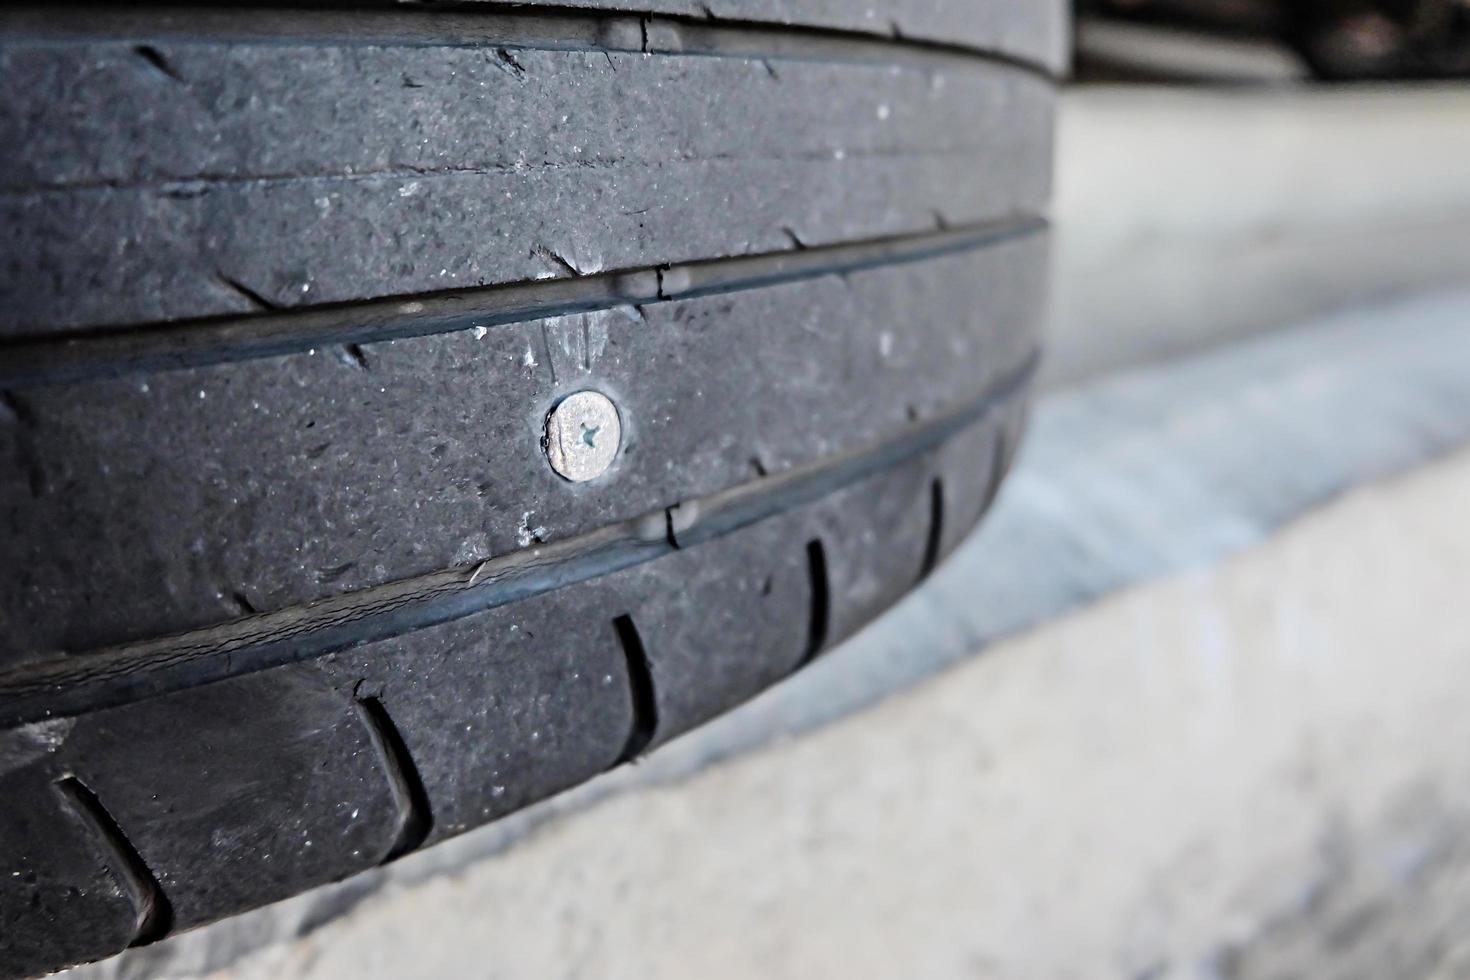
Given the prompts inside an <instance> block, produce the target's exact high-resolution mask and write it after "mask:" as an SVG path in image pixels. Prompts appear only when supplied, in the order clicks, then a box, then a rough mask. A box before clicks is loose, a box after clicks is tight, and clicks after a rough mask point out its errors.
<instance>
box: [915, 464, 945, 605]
mask: <svg viewBox="0 0 1470 980" xmlns="http://www.w3.org/2000/svg"><path fill="white" fill-rule="evenodd" d="M943 540H944V480H942V479H941V478H939V477H937V476H936V477H935V478H934V480H933V482H931V483H930V484H929V537H928V538H927V539H926V540H925V542H924V560H923V562H922V563H921V564H920V565H919V581H920V582H922V581H924V579H926V578H928V577H929V576H930V575H932V574H933V573H934V567H935V566H936V565H938V564H939V549H940V546H941V544H942V542H943Z"/></svg>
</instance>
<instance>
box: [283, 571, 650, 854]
mask: <svg viewBox="0 0 1470 980" xmlns="http://www.w3.org/2000/svg"><path fill="white" fill-rule="evenodd" d="M568 600H569V597H568V596H566V595H562V594H559V593H550V594H547V595H544V596H538V597H535V598H532V599H528V600H525V601H522V602H518V603H515V604H514V605H511V606H506V607H502V608H499V609H492V610H489V611H488V612H484V613H479V614H477V615H474V616H469V617H466V618H465V619H461V620H457V621H455V622H451V623H446V624H444V625H442V626H437V627H432V628H430V629H426V630H420V631H418V632H416V633H412V634H409V635H408V636H405V637H401V638H397V639H394V640H389V641H384V642H380V643H373V644H367V645H365V646H362V647H359V648H357V649H354V650H349V651H346V652H344V653H341V654H338V655H336V656H333V657H329V658H326V659H325V660H323V661H321V662H319V663H318V664H316V665H314V666H313V667H311V668H309V669H314V670H320V671H322V672H323V673H324V674H325V675H326V676H327V677H328V678H329V679H330V681H331V683H333V684H335V685H336V686H337V688H338V689H339V691H340V692H342V694H343V696H344V697H350V696H352V692H354V691H355V692H357V694H358V695H359V696H362V695H367V696H371V697H373V698H375V699H376V700H378V701H379V702H380V703H381V705H382V707H383V710H384V711H386V712H387V714H388V715H389V716H390V717H391V719H392V723H393V726H394V727H395V728H396V729H397V731H398V732H399V734H400V735H401V737H402V740H403V744H404V746H405V748H406V750H407V753H408V756H409V757H410V759H411V761H412V765H413V767H414V769H415V771H416V775H417V779H418V780H419V781H420V782H421V783H422V785H423V788H424V794H425V796H426V798H427V801H428V806H429V809H430V815H429V816H430V819H429V824H430V826H429V830H428V833H427V835H426V838H425V842H426V843H433V842H435V841H438V840H442V839H443V838H445V837H448V836H452V835H454V834H457V833H460V832H462V831H464V830H466V829H469V828H471V827H476V826H479V825H480V824H482V823H485V822H486V821H488V820H493V819H495V818H496V817H499V816H501V815H503V814H506V813H509V812H511V811H513V810H518V809H520V808H521V807H524V806H526V805H527V804H529V803H533V802H535V801H537V800H540V799H544V798H545V797H547V796H550V795H552V794H553V793H556V792H558V791H559V790H562V789H565V788H567V787H568V786H571V785H574V784H576V783H579V782H582V781H583V780H586V779H589V778H591V777H592V776H595V775H597V774H598V773H600V772H602V771H603V770H604V769H607V768H608V767H609V766H611V765H613V764H614V763H615V762H617V761H618V754H619V751H620V749H621V747H622V745H623V742H624V740H625V739H626V738H627V735H628V732H629V731H630V729H631V727H632V725H633V711H632V705H631V701H630V696H629V684H628V677H627V666H626V664H625V662H624V660H623V656H622V654H621V652H620V651H619V649H618V646H617V643H616V640H615V637H614V633H613V627H612V618H613V616H614V615H615V612H614V609H615V607H614V606H613V605H610V604H608V603H607V602H605V601H604V598H603V595H601V594H599V592H598V590H586V591H584V590H582V589H579V591H578V594H577V596H576V597H575V600H573V601H568Z"/></svg>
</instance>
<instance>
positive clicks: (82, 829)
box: [0, 722, 139, 977]
mask: <svg viewBox="0 0 1470 980" xmlns="http://www.w3.org/2000/svg"><path fill="white" fill-rule="evenodd" d="M68 727H69V723H66V722H61V723H57V722H48V723H42V725H40V726H30V728H31V731H29V732H28V731H26V730H24V729H23V730H20V731H14V732H6V733H3V734H0V744H4V743H10V747H11V748H19V747H20V745H19V743H22V742H29V741H37V740H44V741H49V740H50V739H51V737H52V736H53V735H54V736H56V737H64V736H63V735H62V732H63V731H64V730H65V729H66V728H68ZM47 729H49V733H48V731H47ZM50 752H51V749H50V748H43V749H42V751H41V754H40V755H38V756H37V757H36V761H34V762H32V763H31V764H28V765H23V766H22V767H21V768H18V769H15V770H11V771H8V772H4V773H3V774H0V801H3V802H0V976H7V977H10V976H36V975H39V974H41V973H46V972H49V971H51V970H54V969H56V968H57V967H58V966H59V965H61V964H66V963H79V962H82V961H84V960H93V959H98V958H100V957H102V956H107V955H109V954H111V953H115V952H117V951H118V950H120V949H122V948H123V947H125V946H127V945H129V944H130V943H132V942H133V941H134V939H135V938H136V937H137V934H138V918H139V910H138V908H137V907H136V905H135V904H134V901H133V897H132V895H131V894H130V892H129V889H128V887H127V879H126V877H125V872H123V871H122V870H121V869H119V868H118V865H117V856H116V854H115V852H113V851H112V850H111V849H110V848H109V847H108V845H107V842H106V841H105V840H104V839H103V838H101V837H100V836H99V835H98V834H97V832H96V828H95V827H94V826H93V825H92V824H91V823H90V822H89V821H88V820H87V818H86V816H85V815H84V814H82V813H80V812H78V811H77V810H76V809H75V808H74V807H72V806H70V805H68V803H67V801H66V800H65V799H64V797H63V796H62V794H61V792H59V790H58V787H57V780H56V778H55V777H54V776H53V774H52V772H51V769H50V766H49V765H48V764H47V763H48V762H49V760H44V759H42V758H41V756H49V755H50ZM6 754H7V753H6V752H5V751H4V750H3V749H0V763H5V762H6V761H7V760H6ZM11 761H13V760H11Z"/></svg>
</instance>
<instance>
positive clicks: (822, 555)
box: [798, 538, 832, 667]
mask: <svg viewBox="0 0 1470 980" xmlns="http://www.w3.org/2000/svg"><path fill="white" fill-rule="evenodd" d="M806 568H807V576H808V577H809V578H810V580H811V589H812V617H811V621H810V622H809V623H808V624H807V634H806V651H805V652H804V653H803V654H802V656H801V662H800V663H799V664H798V666H799V667H805V666H806V665H807V664H809V663H811V662H812V661H813V660H815V659H816V658H817V655H818V654H820V653H821V652H822V648H823V647H825V646H826V645H827V630H828V628H829V626H830V623H831V620H832V584H831V582H830V581H829V579H828V576H827V549H826V548H825V547H823V545H822V539H821V538H813V539H812V540H810V541H808V542H807V544H806Z"/></svg>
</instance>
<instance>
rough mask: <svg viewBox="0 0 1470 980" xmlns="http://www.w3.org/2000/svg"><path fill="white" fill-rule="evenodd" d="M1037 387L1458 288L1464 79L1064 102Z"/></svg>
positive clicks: (1467, 116)
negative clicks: (1049, 293)
mask: <svg viewBox="0 0 1470 980" xmlns="http://www.w3.org/2000/svg"><path fill="white" fill-rule="evenodd" d="M1057 138H1058V145H1057V175H1056V200H1055V203H1054V205H1053V216H1054V219H1055V222H1056V228H1057V234H1056V245H1055V256H1056V258H1055V261H1056V275H1055V279H1054V281H1055V284H1056V296H1055V302H1054V305H1053V312H1052V318H1051V323H1050V334H1051V337H1052V348H1051V351H1050V356H1049V358H1048V361H1047V364H1046V366H1045V371H1044V378H1045V380H1046V381H1047V382H1048V384H1050V385H1052V386H1060V385H1064V384H1068V383H1072V382H1075V381H1077V380H1080V379H1082V378H1086V377H1093V376H1096V375H1099V374H1102V373H1105V372H1107V371H1110V370H1116V369H1118V368H1120V367H1124V366H1127V365H1131V364H1137V363H1140V362H1147V361H1153V360H1157V359H1159V358H1163V357H1172V356H1178V355H1180V354H1183V353H1187V352H1189V351H1192V350H1198V349H1200V348H1202V347H1205V346H1208V345H1210V344H1218V343H1222V342H1228V341H1231V340H1236V339H1240V338H1241V337H1245V336H1250V335H1252V334H1255V333H1260V332H1263V331H1269V330H1274V329H1278V328H1279V327H1281V326H1282V325H1283V324H1287V323H1292V322H1294V321H1297V320H1300V319H1302V318H1304V317H1308V316H1314V315H1318V314H1321V313H1324V312H1330V311H1332V310H1336V309H1343V308H1349V307H1351V306H1353V305H1359V304H1363V303H1373V302H1381V301H1382V300H1384V299H1387V298H1391V297H1393V296H1396V295H1406V294H1408V293H1412V292H1415V291H1420V290H1424V289H1427V288H1433V287H1441V286H1446V285H1451V284H1455V283H1470V88H1467V87H1466V86H1463V85H1462V86H1453V87H1451V86H1445V87H1432V86H1384V87H1374V86H1356V85H1355V86H1348V87H1344V88H1331V89H1327V88H1288V89H1265V90H1263V89H1256V88H1243V89H1242V88H1237V89H1228V88H1227V89H1219V90H1210V89H1188V88H1166V87H1150V86H1092V87H1085V88H1080V89H1075V90H1073V91H1071V92H1069V93H1068V94H1067V97H1066V98H1064V99H1063V101H1062V106H1061V113H1060V117H1059V120H1058V133H1057Z"/></svg>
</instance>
